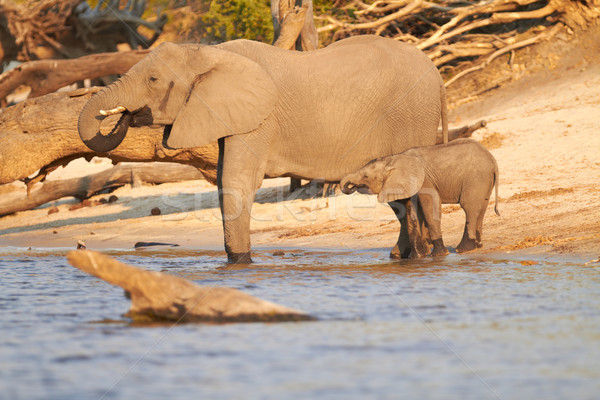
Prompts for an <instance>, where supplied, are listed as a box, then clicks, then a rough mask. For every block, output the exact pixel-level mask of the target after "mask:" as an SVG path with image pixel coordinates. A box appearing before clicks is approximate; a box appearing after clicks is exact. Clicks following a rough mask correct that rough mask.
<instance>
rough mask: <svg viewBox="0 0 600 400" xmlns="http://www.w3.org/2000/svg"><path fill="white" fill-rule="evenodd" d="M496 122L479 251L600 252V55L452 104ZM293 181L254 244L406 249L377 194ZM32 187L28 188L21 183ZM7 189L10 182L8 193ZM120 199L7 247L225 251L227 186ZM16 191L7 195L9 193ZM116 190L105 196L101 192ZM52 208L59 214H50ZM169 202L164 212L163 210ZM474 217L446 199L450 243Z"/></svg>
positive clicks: (259, 215) (12, 219) (93, 166)
mask: <svg viewBox="0 0 600 400" xmlns="http://www.w3.org/2000/svg"><path fill="white" fill-rule="evenodd" d="M480 119H486V120H487V121H488V125H487V126H486V127H485V128H483V129H480V130H478V131H477V132H475V134H474V135H473V138H474V139H476V140H478V141H480V142H481V143H483V144H484V145H485V146H486V147H488V149H489V150H490V151H491V152H492V154H493V155H494V156H495V157H496V159H497V161H498V165H499V170H500V189H499V192H500V193H499V194H500V203H499V209H500V212H501V214H502V215H501V217H497V216H496V215H495V214H494V212H493V208H492V207H493V204H490V206H489V208H488V212H487V213H486V216H485V220H484V228H483V243H484V247H483V248H481V249H479V250H477V252H476V254H488V255H508V254H510V255H512V256H515V255H516V256H523V257H531V256H537V257H550V258H552V257H559V256H561V257H563V256H567V257H572V258H577V259H581V260H592V259H597V258H598V256H600V207H599V204H600V183H599V178H600V63H596V64H590V63H586V64H584V65H580V64H577V65H571V66H568V67H565V68H562V69H560V70H553V71H550V70H548V71H544V72H543V73H538V74H532V75H526V76H523V77H521V78H520V79H518V80H516V81H514V82H508V83H505V84H503V86H502V87H500V88H498V89H495V90H493V91H489V92H487V93H485V94H484V95H480V96H479V97H478V98H476V99H474V101H471V102H467V103H466V104H463V105H461V106H459V107H457V108H454V109H452V110H451V125H454V126H458V125H463V124H466V123H471V122H474V121H477V120H480ZM108 167H110V163H109V162H107V161H106V160H102V159H94V160H92V162H91V163H87V162H85V161H83V160H77V161H75V162H73V163H71V164H70V165H69V166H67V167H66V168H64V169H60V170H57V171H55V172H53V173H52V174H51V175H50V177H49V179H61V178H66V177H72V176H76V175H85V174H87V173H91V172H97V171H98V170H100V169H102V168H108ZM288 184H289V179H286V178H280V179H271V180H265V182H264V184H263V187H262V188H261V189H260V191H259V193H258V195H257V199H256V202H255V204H254V207H253V220H252V223H251V227H252V231H251V232H252V235H251V240H252V246H253V248H254V249H265V248H266V249H275V248H282V249H298V248H300V249H312V248H322V249H382V248H390V249H391V247H392V246H393V245H394V243H395V241H396V239H397V235H398V228H399V225H398V222H397V221H396V219H395V217H394V215H393V213H392V211H391V210H390V209H389V207H388V206H387V205H381V204H379V203H377V200H376V197H375V196H368V195H362V194H354V195H351V196H346V195H343V194H340V193H338V194H336V195H335V196H331V197H327V198H323V197H319V196H317V197H314V198H313V196H311V195H310V193H307V191H304V192H302V193H300V194H295V195H292V196H291V198H290V195H289V194H288V189H287V185H288ZM19 190H22V189H19ZM4 191H7V189H4ZM113 194H115V195H116V196H117V197H118V198H119V200H118V201H117V202H115V203H111V204H104V205H98V206H94V207H85V208H79V209H76V210H71V211H70V210H69V208H70V207H71V206H72V205H73V204H75V203H76V201H75V199H63V200H61V201H59V202H56V203H55V204H47V205H44V206H42V207H39V208H38V209H35V210H30V211H25V212H19V213H16V214H14V215H9V216H5V217H2V218H0V246H14V247H18V248H30V247H32V248H74V247H75V246H76V243H77V241H78V240H83V241H84V242H85V243H86V244H87V246H88V248H91V249H100V250H102V249H132V248H133V246H134V244H135V243H136V242H141V241H144V242H166V243H176V244H178V245H180V246H183V247H184V248H192V249H216V250H222V249H223V239H222V223H221V220H220V212H219V208H218V202H217V196H216V192H215V187H214V186H211V185H210V184H208V183H206V182H204V181H190V182H182V183H177V184H163V185H156V186H142V187H137V188H132V187H130V186H126V187H122V188H120V189H118V190H116V191H115V192H114V193H113ZM7 195H10V194H6V193H5V194H3V196H7ZM100 197H104V198H107V197H108V195H107V194H104V195H99V196H96V197H95V198H96V199H97V198H100ZM51 206H56V208H57V209H58V212H56V213H53V214H49V213H48V211H49V209H50V207H51ZM155 207H158V208H159V209H160V210H161V214H160V215H151V210H152V209H153V208H155ZM463 226H464V213H463V211H462V209H460V207H459V206H458V205H445V206H444V207H443V218H442V229H443V233H444V240H445V243H446V245H447V246H448V247H449V248H450V251H451V252H453V251H454V246H456V245H457V244H458V242H459V241H460V238H461V236H462V232H463Z"/></svg>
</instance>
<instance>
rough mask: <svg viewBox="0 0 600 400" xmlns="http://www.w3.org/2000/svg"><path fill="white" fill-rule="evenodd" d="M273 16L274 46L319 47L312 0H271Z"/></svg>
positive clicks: (291, 47)
mask: <svg viewBox="0 0 600 400" xmlns="http://www.w3.org/2000/svg"><path fill="white" fill-rule="evenodd" d="M271 17H272V19H273V31H274V34H273V40H274V43H273V45H274V46H277V47H281V48H283V49H294V48H295V49H296V50H303V51H309V50H315V49H317V48H318V47H319V34H318V32H317V28H316V27H315V21H314V18H313V2H312V0H271Z"/></svg>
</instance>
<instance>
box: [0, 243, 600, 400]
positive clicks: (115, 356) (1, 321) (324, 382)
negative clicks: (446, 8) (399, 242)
mask: <svg viewBox="0 0 600 400" xmlns="http://www.w3.org/2000/svg"><path fill="white" fill-rule="evenodd" d="M272 253H273V252H272V251H262V252H258V253H257V254H256V255H255V261H256V263H255V264H254V265H252V267H251V268H247V267H246V268H235V269H234V268H230V267H228V266H227V265H225V264H223V262H222V260H223V259H224V255H223V253H221V252H204V253H200V254H198V253H190V252H186V251H182V250H176V251H168V250H164V251H147V250H145V251H137V252H112V253H111V254H113V255H115V256H116V257H117V258H119V259H120V260H122V261H125V262H128V263H130V264H134V265H139V266H143V267H144V268H146V269H149V270H156V271H165V272H169V273H172V274H175V275H178V276H182V277H185V278H187V279H191V280H194V281H195V282H197V283H199V284H203V285H224V286H230V287H235V288H238V289H241V290H244V291H246V292H248V293H250V294H253V295H255V296H259V297H261V298H264V299H268V300H272V301H275V302H279V303H281V304H284V305H287V306H291V307H295V308H299V309H301V310H304V311H307V312H309V313H312V314H313V315H315V316H316V317H318V318H319V320H318V321H316V322H301V323H283V324H229V325H191V324H190V325H155V326H132V325H131V324H130V323H129V322H128V321H127V320H126V319H124V318H122V317H120V315H121V314H123V313H124V312H125V311H126V310H127V308H128V307H129V302H128V300H126V299H125V298H124V297H123V293H122V291H121V289H119V288H116V287H113V286H110V285H108V284H107V283H105V282H103V281H100V280H98V279H96V278H94V277H91V276H88V275H85V274H84V273H82V272H80V271H78V270H76V269H74V268H72V267H70V266H69V265H68V264H67V263H66V261H65V258H64V252H60V251H53V252H51V251H40V250H38V251H22V250H19V249H14V251H10V250H8V251H6V252H5V253H3V254H2V255H1V256H0V273H1V277H2V278H1V281H0V338H1V339H0V362H1V364H0V365H1V369H0V398H2V399H131V398H139V399H166V398H169V399H179V398H180V399H189V398H198V399H284V398H285V399H313V398H327V399H353V398H356V399H364V398H378V399H387V398H389V399H398V398H407V399H409V398H412V399H498V398H500V399H532V398H544V399H565V398H569V399H593V398H598V393H599V392H600V267H597V268H594V267H593V266H591V265H588V266H584V265H583V264H582V263H577V262H572V261H571V262H569V261H568V260H567V261H565V260H560V261H559V260H554V261H548V260H538V263H537V264H534V265H523V264H522V263H521V262H520V261H519V260H512V261H511V260H509V261H506V260H490V259H485V258H479V257H476V256H471V257H468V258H467V257H461V256H458V255H451V256H449V257H447V258H445V259H443V260H441V261H433V260H427V261H419V262H401V263H391V262H390V261H389V259H388V258H387V251H385V250H373V251H364V252H348V251H340V252H331V251H329V252H319V251H301V250H286V251H285V255H283V256H273V255H272ZM526 264H527V263H526Z"/></svg>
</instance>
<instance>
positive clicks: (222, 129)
mask: <svg viewBox="0 0 600 400" xmlns="http://www.w3.org/2000/svg"><path fill="white" fill-rule="evenodd" d="M188 51H189V55H188V60H187V62H189V63H190V66H191V67H192V69H193V68H194V66H195V65H198V66H200V65H203V66H204V67H202V68H199V70H200V71H199V73H198V74H196V75H195V77H194V78H193V79H192V81H191V82H190V87H189V90H188V93H187V96H186V98H185V100H184V103H183V105H182V107H181V109H180V110H179V112H178V114H177V116H176V117H175V120H174V122H173V127H172V129H171V132H170V135H169V138H168V139H167V145H168V146H169V147H171V148H189V147H198V146H203V145H205V144H209V143H212V142H214V141H216V140H217V139H219V138H222V137H225V136H231V135H237V134H242V133H247V132H250V131H252V130H254V129H256V128H257V127H258V126H259V125H260V124H261V123H262V122H263V121H264V120H265V119H266V118H267V117H268V116H269V114H271V112H272V111H273V109H274V108H275V105H276V104H277V98H278V93H277V87H276V86H275V83H274V82H273V80H272V79H271V77H270V76H269V75H268V74H267V72H266V71H265V70H264V69H263V68H262V67H261V66H260V65H258V64H257V63H256V62H254V61H252V60H250V59H249V58H247V57H244V56H242V55H239V54H237V53H233V52H230V51H227V50H222V49H218V48H214V47H212V46H196V47H195V48H189V49H188Z"/></svg>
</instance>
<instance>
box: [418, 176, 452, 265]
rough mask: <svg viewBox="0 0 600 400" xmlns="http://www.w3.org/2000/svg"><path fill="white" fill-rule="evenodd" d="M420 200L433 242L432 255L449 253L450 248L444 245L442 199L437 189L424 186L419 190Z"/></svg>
mask: <svg viewBox="0 0 600 400" xmlns="http://www.w3.org/2000/svg"><path fill="white" fill-rule="evenodd" d="M418 196H419V201H420V202H421V208H422V209H423V215H424V216H425V221H426V222H427V227H428V228H429V235H430V237H431V242H432V243H433V251H432V252H431V255H432V256H434V257H435V256H445V255H446V254H448V249H447V248H446V246H444V239H442V228H441V222H442V201H441V199H440V195H439V193H438V192H437V190H435V189H433V188H425V187H423V188H422V189H421V190H420V191H419V194H418Z"/></svg>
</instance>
